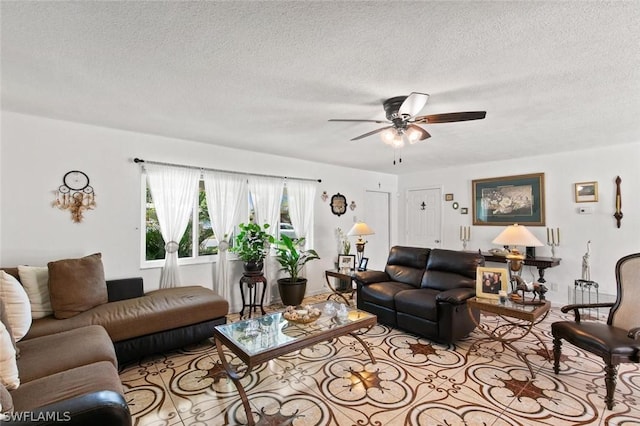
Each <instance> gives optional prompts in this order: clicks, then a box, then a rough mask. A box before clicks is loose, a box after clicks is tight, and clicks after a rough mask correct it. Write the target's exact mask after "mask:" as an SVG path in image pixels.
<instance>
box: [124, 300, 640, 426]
mask: <svg viewBox="0 0 640 426" xmlns="http://www.w3.org/2000/svg"><path fill="white" fill-rule="evenodd" d="M324 298H325V297H324V296H316V297H314V298H309V299H306V300H305V303H308V302H309V303H311V302H314V301H319V300H324ZM270 308H271V309H269V310H275V309H278V308H279V307H278V306H272V307H270ZM561 318H568V316H565V315H563V314H561V313H560V312H559V310H552V312H551V313H550V315H549V316H548V317H547V318H546V319H545V320H544V321H543V322H542V323H541V324H539V325H538V326H537V331H538V332H539V333H540V334H541V335H542V336H543V339H545V340H546V341H547V342H548V348H549V349H551V340H552V339H551V330H550V328H551V323H552V322H553V321H557V320H559V319H561ZM237 320H238V315H237V314H235V315H230V316H229V321H237ZM495 321H497V318H496V317H491V316H483V317H482V324H483V327H484V326H490V325H491V324H492V323H494V322H495ZM481 336H482V334H481V333H480V332H478V331H475V332H474V333H472V334H471V335H470V336H469V337H468V338H466V339H464V340H462V341H459V342H456V344H455V345H448V346H447V345H440V344H437V343H433V342H431V341H429V340H427V339H423V338H419V337H417V336H414V335H411V334H408V333H404V332H401V331H399V330H395V329H391V328H389V327H386V326H383V325H377V326H376V327H374V328H372V329H371V330H370V331H369V332H368V333H367V334H366V335H365V336H364V337H365V340H366V341H367V342H368V343H369V344H370V345H371V349H372V351H373V353H374V354H375V356H376V358H377V361H378V362H377V363H376V364H372V363H371V361H370V360H369V358H368V356H367V355H366V353H364V351H363V348H362V347H361V346H360V345H359V344H358V343H357V342H356V341H355V340H354V339H352V338H350V337H343V338H340V339H335V340H333V341H330V342H327V343H325V344H318V345H316V346H314V347H312V348H307V349H304V350H302V351H299V352H295V353H292V354H289V355H286V356H283V357H280V358H277V359H275V360H273V361H270V362H268V363H265V364H263V365H261V366H259V367H257V368H255V369H254V370H253V371H252V372H251V374H250V375H249V376H248V377H246V378H245V379H243V381H242V382H243V384H244V387H245V389H246V391H247V394H248V396H249V401H250V404H251V406H252V408H253V413H254V419H255V420H256V422H257V424H260V425H294V426H298V425H339V426H344V425H349V426H350V425H353V426H365V425H370V426H382V425H385V426H386V425H404V426H407V425H412V426H413V425H554V426H561V425H638V424H640V368H638V366H637V364H636V365H629V364H626V365H621V366H620V369H619V375H618V384H617V387H616V394H615V402H616V405H615V407H614V409H613V410H612V411H609V410H606V409H605V405H604V394H605V387H604V373H603V365H602V362H601V360H599V359H598V358H596V357H593V356H591V355H590V354H587V353H585V352H582V351H581V350H579V349H577V348H575V347H573V346H571V345H569V344H564V345H563V360H562V364H561V372H560V374H559V375H555V374H554V373H553V369H552V364H551V363H550V362H549V360H548V359H547V355H546V352H545V351H544V349H543V348H541V347H540V346H539V345H536V340H535V339H534V338H533V337H531V338H529V336H527V337H525V338H524V339H523V340H522V341H520V342H518V343H517V346H518V347H519V348H521V349H522V350H523V351H525V353H526V357H527V359H529V360H530V362H531V363H532V365H533V368H534V370H535V371H536V377H535V379H533V380H530V379H529V371H528V369H527V368H526V366H525V365H524V364H523V362H522V361H521V360H519V359H518V358H516V356H515V355H514V354H513V353H512V352H510V351H509V350H507V351H503V350H502V348H501V346H500V345H499V344H497V343H489V344H483V345H480V347H479V348H478V349H477V350H476V351H473V352H471V354H470V355H469V356H468V359H465V355H466V353H467V349H468V348H469V346H470V345H471V344H472V343H473V342H474V341H476V340H477V339H479V338H480V337H481ZM227 359H231V361H232V362H233V363H240V361H239V360H238V359H237V358H235V357H232V355H231V353H230V352H227ZM222 371H223V370H222V368H221V366H220V362H219V358H218V354H217V351H216V349H215V348H214V347H213V346H212V344H211V342H209V341H206V342H203V343H201V344H199V345H195V346H192V347H188V348H184V349H182V350H180V351H175V352H172V353H168V354H165V355H163V356H155V357H151V358H148V359H144V360H142V361H141V362H139V363H137V364H129V365H127V366H124V367H123V369H122V371H121V373H120V378H121V379H122V382H123V384H124V387H125V391H126V397H127V401H128V403H129V406H130V408H131V411H132V414H133V417H134V424H135V425H157V426H160V425H181V426H182V425H184V426H187V425H189V426H192V425H193V426H209V425H238V424H244V423H246V416H245V413H244V409H243V407H242V403H241V401H240V398H239V396H238V393H237V391H236V389H235V386H234V385H233V383H232V382H231V381H230V380H228V379H227V377H226V376H225V375H224V373H223V372H222Z"/></svg>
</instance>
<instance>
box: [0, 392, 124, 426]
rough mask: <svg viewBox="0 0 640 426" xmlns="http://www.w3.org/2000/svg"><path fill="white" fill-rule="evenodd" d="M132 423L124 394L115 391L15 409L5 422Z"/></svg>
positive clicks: (21, 425)
mask: <svg viewBox="0 0 640 426" xmlns="http://www.w3.org/2000/svg"><path fill="white" fill-rule="evenodd" d="M59 424H64V425H69V426H83V425H92V426H131V413H130V412H129V406H128V405H127V402H126V401H125V399H124V397H123V396H122V395H120V394H119V393H117V392H114V391H107V390H105V391H100V392H92V393H88V394H85V395H82V396H78V397H75V398H70V399H67V400H64V401H60V402H56V403H55V404H50V405H47V406H44V407H40V408H37V409H35V410H31V411H24V412H14V413H12V414H10V415H9V419H8V420H7V421H3V422H2V425H3V426H4V425H7V426H9V425H11V426H27V425H30V426H36V425H37V426H48V425H59Z"/></svg>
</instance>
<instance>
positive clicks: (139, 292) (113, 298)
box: [107, 277, 144, 302]
mask: <svg viewBox="0 0 640 426" xmlns="http://www.w3.org/2000/svg"><path fill="white" fill-rule="evenodd" d="M107 293H108V294H109V302H117V301H118V300H125V299H133V298H135V297H142V296H144V287H143V284H142V277H136V278H123V279H119V280H107Z"/></svg>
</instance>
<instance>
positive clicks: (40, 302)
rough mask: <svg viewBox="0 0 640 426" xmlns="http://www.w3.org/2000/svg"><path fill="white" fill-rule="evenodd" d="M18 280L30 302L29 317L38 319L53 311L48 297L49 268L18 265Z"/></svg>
mask: <svg viewBox="0 0 640 426" xmlns="http://www.w3.org/2000/svg"><path fill="white" fill-rule="evenodd" d="M18 273H19V274H20V281H21V282H22V286H23V287H24V290H25V291H26V292H27V296H28V297H29V302H31V318H33V319H38V318H44V317H46V316H49V315H51V314H52V313H53V309H51V299H50V298H49V268H47V267H46V266H23V265H20V266H18Z"/></svg>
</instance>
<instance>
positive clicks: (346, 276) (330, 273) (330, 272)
mask: <svg viewBox="0 0 640 426" xmlns="http://www.w3.org/2000/svg"><path fill="white" fill-rule="evenodd" d="M329 277H333V278H337V279H339V280H343V281H347V282H348V283H349V285H348V286H347V291H339V290H337V289H336V288H335V287H334V286H333V285H332V284H331V280H330V279H329ZM324 279H325V280H326V281H327V285H328V286H329V289H330V290H331V294H330V295H329V296H328V297H327V300H329V299H331V298H332V297H340V298H342V300H344V302H345V303H346V304H347V305H349V304H350V303H349V299H347V298H346V297H345V294H347V293H349V298H350V299H353V293H354V292H355V290H354V289H353V283H352V280H353V272H348V273H344V272H340V271H339V270H335V269H327V270H326V271H324Z"/></svg>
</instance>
